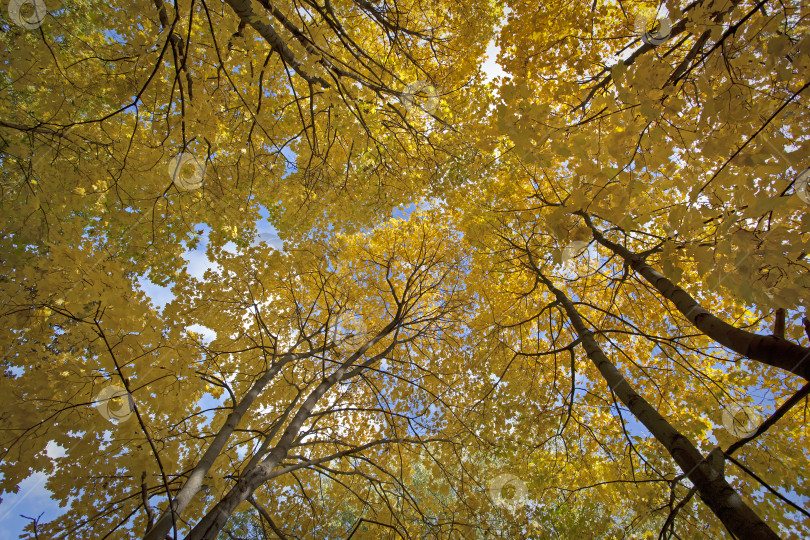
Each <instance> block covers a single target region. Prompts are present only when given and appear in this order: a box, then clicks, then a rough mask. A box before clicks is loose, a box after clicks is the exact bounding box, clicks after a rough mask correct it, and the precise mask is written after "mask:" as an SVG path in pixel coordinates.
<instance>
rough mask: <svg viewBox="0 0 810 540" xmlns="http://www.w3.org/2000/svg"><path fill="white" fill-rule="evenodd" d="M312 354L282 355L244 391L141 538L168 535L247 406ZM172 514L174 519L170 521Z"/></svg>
mask: <svg viewBox="0 0 810 540" xmlns="http://www.w3.org/2000/svg"><path fill="white" fill-rule="evenodd" d="M311 354H313V353H311V352H310V353H307V354H286V355H284V356H283V357H282V358H281V360H279V361H278V362H276V363H275V364H273V365H272V366H271V367H270V369H268V370H267V371H266V372H265V373H264V375H262V377H261V378H260V379H259V380H257V381H256V382H255V383H254V384H253V386H252V387H251V389H250V390H249V391H248V393H247V394H245V396H244V397H243V398H242V399H241V400H240V401H239V403H238V404H237V405H236V407H234V409H233V411H231V413H230V414H229V415H228V418H227V419H226V420H225V424H224V425H223V426H222V428H220V430H219V432H217V434H216V436H215V437H214V440H213V441H211V444H209V445H208V448H207V449H206V450H205V453H204V454H203V456H202V457H201V458H200V460H199V461H198V462H197V465H196V466H195V467H194V469H192V471H191V473H189V476H188V479H187V480H186V481H185V483H184V484H183V487H181V488H180V491H178V492H177V495H175V496H174V499H173V500H172V507H171V508H167V509H166V511H164V512H163V513H162V514H161V516H160V518H158V520H157V522H156V523H155V524H154V526H152V527H151V528H149V529H148V530H147V532H146V535H145V536H144V540H163V539H165V538H166V536H167V535H168V534H169V531H170V530H171V528H172V526H173V524H174V522H175V519H176V518H177V517H178V516H180V514H182V512H183V510H185V508H186V506H188V504H189V503H190V502H191V500H192V499H193V498H194V496H195V495H196V494H197V493H198V492H199V491H200V486H202V482H203V478H205V475H206V474H207V473H208V471H209V470H210V469H211V466H212V465H213V464H214V460H216V458H217V456H219V454H220V452H222V449H223V448H225V444H226V443H227V442H228V439H229V438H230V436H231V434H232V433H233V431H234V429H236V426H237V425H239V421H240V420H241V419H242V417H243V416H244V415H245V413H246V412H247V411H248V409H249V408H250V406H251V405H252V404H253V402H254V401H255V400H256V398H257V397H259V394H260V393H261V391H262V390H263V389H264V387H265V386H266V385H267V383H268V382H270V381H271V380H272V379H273V377H274V376H275V375H276V373H278V372H279V370H281V368H282V367H284V366H285V365H286V364H288V363H289V362H291V361H292V360H294V359H297V358H304V357H306V356H309V355H311ZM172 514H174V519H173V517H172Z"/></svg>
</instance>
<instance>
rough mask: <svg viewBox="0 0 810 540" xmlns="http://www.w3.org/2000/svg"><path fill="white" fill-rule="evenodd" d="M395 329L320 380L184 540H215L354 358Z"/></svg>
mask: <svg viewBox="0 0 810 540" xmlns="http://www.w3.org/2000/svg"><path fill="white" fill-rule="evenodd" d="M396 325H397V320H396V319H395V320H394V321H392V322H391V323H389V324H388V325H387V326H386V327H385V328H384V329H383V330H382V331H381V332H380V333H379V334H378V335H377V336H375V338H374V339H372V340H371V341H369V342H368V343H366V344H365V345H363V346H362V347H361V348H360V349H359V350H357V351H356V352H355V353H354V354H352V355H351V356H350V357H349V358H348V359H347V360H346V361H345V362H344V363H343V364H342V365H341V366H340V367H339V368H338V369H337V370H335V371H334V372H333V373H332V374H331V375H329V376H328V377H326V378H324V379H323V380H322V381H321V383H320V384H318V386H317V387H315V389H314V390H313V391H312V392H311V393H310V394H309V396H307V399H306V400H305V401H304V403H302V404H301V407H300V408H299V409H298V411H297V412H296V413H295V416H294V417H293V419H292V420H291V421H290V424H289V425H288V426H287V428H286V429H285V430H284V433H283V434H282V435H281V438H280V439H279V441H278V444H276V446H275V447H274V448H273V450H272V451H271V452H270V454H269V455H268V456H267V458H265V459H264V460H263V461H261V462H260V463H259V464H257V465H256V466H255V467H253V468H252V469H250V470H247V471H245V473H244V474H243V475H242V476H240V478H239V480H237V482H236V485H235V486H234V487H233V488H231V490H230V491H229V492H228V493H227V494H226V495H225V496H224V497H223V498H222V499H221V500H220V501H219V502H218V503H217V504H216V505H215V506H214V508H212V509H211V510H210V511H209V512H208V513H207V514H206V515H205V516H203V518H202V519H201V520H200V522H199V523H197V525H195V526H194V528H193V529H192V530H191V532H190V533H189V534H188V536H186V540H215V539H216V538H217V535H218V534H219V531H220V530H222V527H224V526H225V523H226V522H227V521H228V518H230V516H231V514H232V513H233V511H234V510H235V509H236V507H237V506H239V504H241V503H242V502H244V501H246V500H247V499H248V498H249V497H250V496H251V495H252V494H253V492H254V491H255V490H256V488H258V487H259V486H260V485H262V484H263V483H264V482H266V481H267V480H268V479H270V478H271V477H272V475H273V470H274V469H275V468H276V467H277V466H278V465H279V463H281V460H283V459H284V458H285V457H286V456H287V453H288V452H289V451H290V448H291V447H292V446H293V444H294V443H295V441H296V439H297V437H298V434H299V433H300V431H301V428H302V427H303V425H304V422H306V421H307V419H309V418H310V417H311V415H312V410H313V409H314V408H315V405H316V404H317V403H318V401H319V400H320V399H321V397H323V395H324V394H325V393H326V392H327V391H328V390H329V389H330V388H332V387H333V386H334V385H335V384H337V383H338V382H339V381H340V380H341V379H342V378H343V376H344V374H345V373H346V372H347V371H348V370H349V368H351V367H352V365H353V364H354V363H355V362H356V361H357V359H358V358H360V357H361V356H363V354H365V352H366V351H367V350H368V349H369V348H371V347H372V346H373V345H374V344H375V343H377V342H378V341H379V340H381V339H382V338H383V337H385V336H386V335H388V334H389V333H391V332H392V331H393V329H394V328H395V327H396ZM395 343H396V342H395V341H394V342H392V343H391V344H390V345H389V346H388V347H386V348H385V350H383V351H382V352H380V353H378V354H375V355H374V356H373V357H371V358H369V359H368V360H367V361H366V362H363V364H361V366H368V365H370V364H372V363H374V362H378V361H379V360H380V359H381V358H383V357H384V356H385V355H387V354H388V353H389V352H390V351H391V350H392V349H393V347H394V345H395Z"/></svg>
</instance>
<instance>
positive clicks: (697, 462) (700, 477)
mask: <svg viewBox="0 0 810 540" xmlns="http://www.w3.org/2000/svg"><path fill="white" fill-rule="evenodd" d="M532 264H534V261H532ZM534 270H535V272H537V275H538V277H539V279H540V281H542V282H543V283H545V285H546V287H548V289H549V290H550V291H551V292H552V293H553V294H554V295H555V296H556V297H557V300H558V301H559V302H560V304H562V306H563V308H564V309H565V312H566V314H567V315H568V318H569V319H570V321H571V323H572V324H573V326H574V328H575V330H576V332H577V335H578V336H579V338H580V339H581V340H582V344H583V346H584V348H585V351H586V352H587V353H588V358H590V359H591V361H592V362H593V364H594V365H595V366H596V368H597V369H598V370H599V373H601V374H602V377H603V378H604V379H605V381H607V383H608V386H610V388H611V390H612V391H613V392H615V393H616V395H617V396H618V397H619V399H620V400H621V402H622V403H624V405H625V406H626V407H627V408H628V409H630V412H631V413H632V414H633V416H635V417H636V418H637V419H638V420H639V421H640V422H641V423H643V424H644V426H645V427H646V428H647V429H648V430H649V431H650V433H652V434H653V436H654V437H655V438H656V439H657V440H658V441H659V442H660V443H661V444H662V445H664V447H665V448H666V449H667V451H668V452H669V454H670V455H671V456H672V458H673V459H674V460H675V462H676V463H677V464H678V466H679V467H680V468H681V470H682V471H683V472H684V473H685V474H686V476H687V477H688V478H689V480H691V481H692V483H693V484H694V485H695V487H696V488H697V490H698V494H699V495H700V498H701V499H702V500H703V502H704V503H706V505H707V506H708V507H709V508H710V509H711V511H712V512H714V515H716V516H717V518H718V519H719V520H720V521H722V522H723V525H725V526H726V528H727V529H728V530H729V531H731V532H732V533H733V534H734V535H735V536H737V537H738V538H742V539H746V540H766V539H767V540H773V539H778V538H779V537H778V536H777V535H776V533H774V532H773V531H772V530H771V528H770V527H768V525H767V524H766V523H765V522H764V521H762V519H760V517H759V516H758V515H757V514H756V513H754V511H753V510H751V509H750V508H749V507H748V505H746V504H745V502H744V501H743V500H742V499H741V498H740V496H739V495H737V492H736V491H735V490H734V488H733V487H731V485H729V483H728V482H727V481H726V478H725V476H724V475H723V473H722V472H721V470H722V467H717V466H712V465H711V464H710V463H709V461H708V458H704V457H703V455H702V454H701V453H700V451H698V449H697V448H695V446H694V445H693V444H692V442H691V441H690V440H689V439H688V438H687V437H685V436H684V435H683V434H681V433H680V432H679V431H678V430H676V429H675V428H674V427H672V426H671V425H670V424H669V422H667V421H666V419H665V418H664V417H663V416H661V415H660V414H659V413H658V411H657V410H655V408H654V407H653V406H652V405H650V404H649V403H648V402H647V400H645V399H644V398H643V397H641V396H640V395H639V394H638V393H637V392H636V391H635V390H634V389H633V387H632V386H631V385H630V383H629V382H628V381H627V380H626V379H625V378H624V377H623V376H622V374H621V373H620V372H619V370H618V369H617V368H616V366H615V365H614V364H613V363H612V362H611V361H610V360H609V359H608V357H607V356H605V353H604V352H603V351H602V348H601V347H600V346H599V344H598V343H597V342H596V340H595V339H594V338H593V332H591V331H590V330H588V328H587V327H586V326H585V323H584V322H583V321H582V318H581V317H580V316H579V313H578V312H577V310H576V308H575V307H574V304H573V303H572V302H571V300H569V298H568V297H567V296H566V295H565V294H564V293H563V292H562V291H560V290H559V289H557V288H556V287H554V285H553V284H552V283H551V282H550V281H549V280H548V279H547V278H546V277H545V276H544V275H543V274H542V273H540V271H539V269H537V267H535V269H534Z"/></svg>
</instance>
